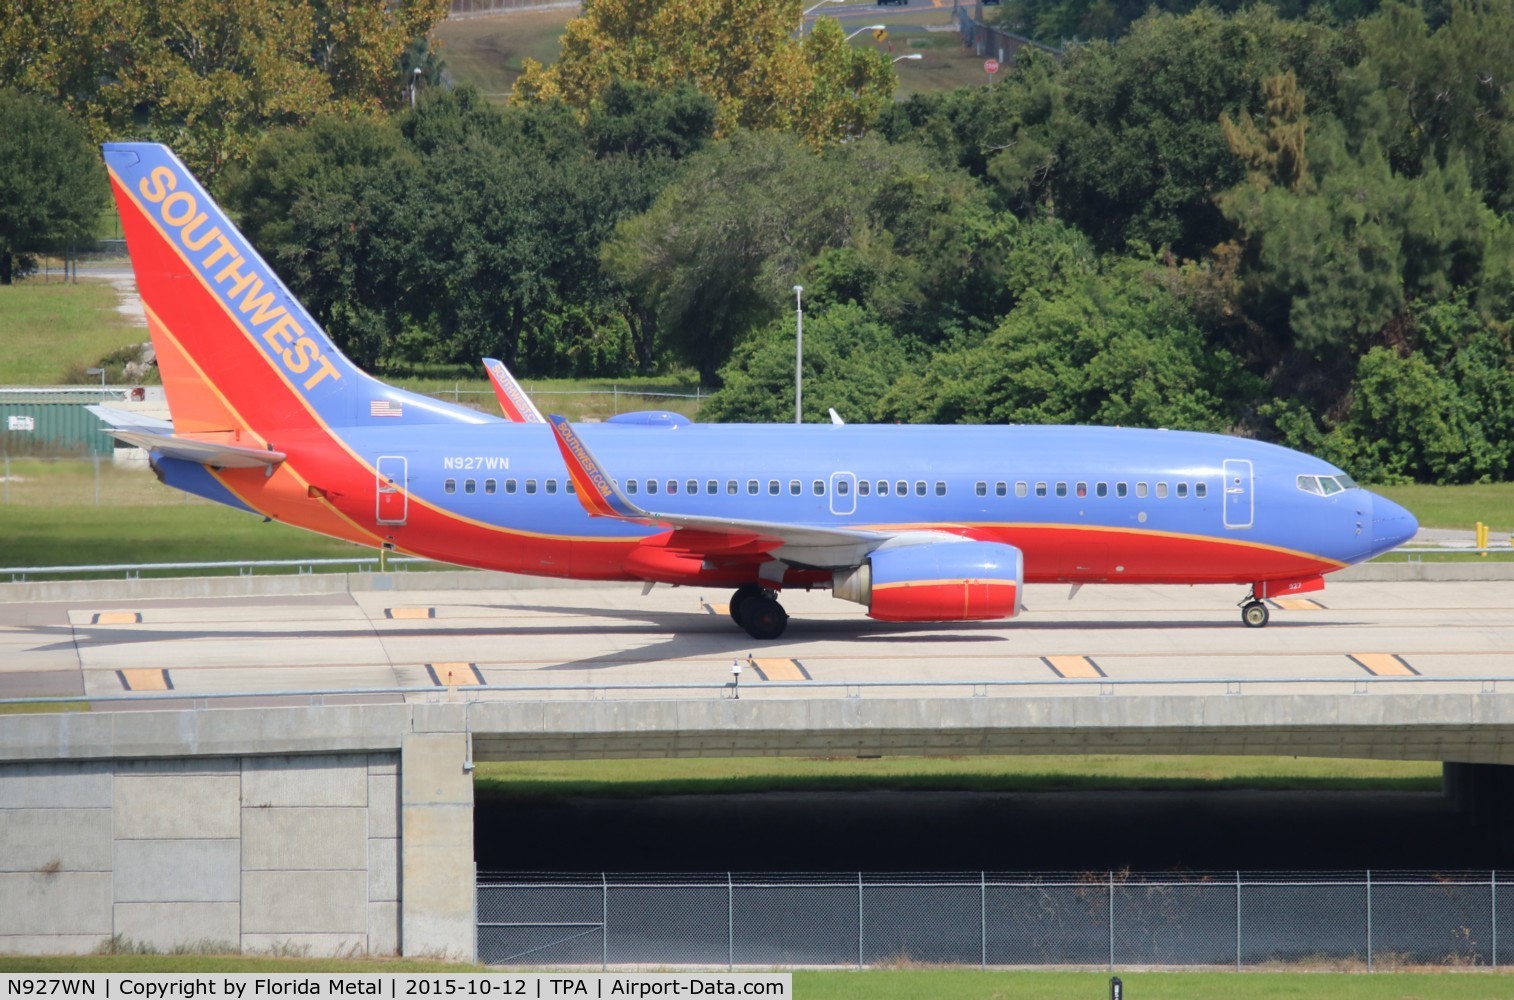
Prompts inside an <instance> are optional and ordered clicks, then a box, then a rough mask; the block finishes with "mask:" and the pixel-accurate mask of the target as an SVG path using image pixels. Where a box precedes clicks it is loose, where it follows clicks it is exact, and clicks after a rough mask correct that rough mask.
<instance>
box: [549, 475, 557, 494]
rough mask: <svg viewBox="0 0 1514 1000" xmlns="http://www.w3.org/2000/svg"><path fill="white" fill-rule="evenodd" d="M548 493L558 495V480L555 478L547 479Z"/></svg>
mask: <svg viewBox="0 0 1514 1000" xmlns="http://www.w3.org/2000/svg"><path fill="white" fill-rule="evenodd" d="M547 495H548V496H556V495H557V480H555V479H549V480H547Z"/></svg>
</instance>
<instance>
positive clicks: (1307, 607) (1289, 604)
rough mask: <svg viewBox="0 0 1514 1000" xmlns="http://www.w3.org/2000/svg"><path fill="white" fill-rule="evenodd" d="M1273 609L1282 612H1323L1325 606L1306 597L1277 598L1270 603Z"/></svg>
mask: <svg viewBox="0 0 1514 1000" xmlns="http://www.w3.org/2000/svg"><path fill="white" fill-rule="evenodd" d="M1272 606H1273V607H1274V608H1278V609H1280V610H1283V611H1323V610H1325V606H1324V605H1323V604H1321V603H1320V602H1319V601H1315V600H1311V599H1310V598H1307V597H1279V598H1277V599H1275V600H1274V601H1273V602H1272Z"/></svg>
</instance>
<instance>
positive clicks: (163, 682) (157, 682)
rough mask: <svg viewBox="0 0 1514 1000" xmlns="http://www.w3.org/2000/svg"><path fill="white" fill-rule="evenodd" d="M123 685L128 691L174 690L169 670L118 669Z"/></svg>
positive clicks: (117, 674)
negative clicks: (169, 677)
mask: <svg viewBox="0 0 1514 1000" xmlns="http://www.w3.org/2000/svg"><path fill="white" fill-rule="evenodd" d="M116 676H117V677H119V678H120V679H121V686H122V687H123V688H125V689H126V690H128V691H172V690H173V684H172V683H171V682H170V681H169V679H168V671H167V670H117V671H116Z"/></svg>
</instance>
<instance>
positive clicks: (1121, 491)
mask: <svg viewBox="0 0 1514 1000" xmlns="http://www.w3.org/2000/svg"><path fill="white" fill-rule="evenodd" d="M1114 495H1115V496H1117V497H1126V496H1129V495H1130V484H1129V483H1115V484H1114Z"/></svg>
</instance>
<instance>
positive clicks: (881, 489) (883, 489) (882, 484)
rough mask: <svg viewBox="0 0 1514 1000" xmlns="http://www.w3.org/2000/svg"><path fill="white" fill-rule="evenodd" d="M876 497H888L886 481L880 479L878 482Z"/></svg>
mask: <svg viewBox="0 0 1514 1000" xmlns="http://www.w3.org/2000/svg"><path fill="white" fill-rule="evenodd" d="M878 495H879V496H880V497H886V496H888V480H887V479H880V480H878Z"/></svg>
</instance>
